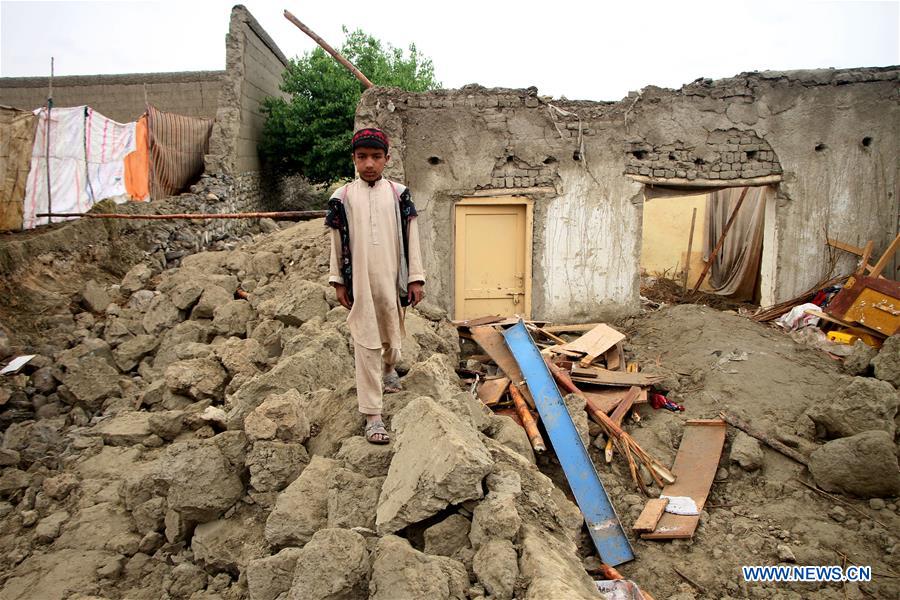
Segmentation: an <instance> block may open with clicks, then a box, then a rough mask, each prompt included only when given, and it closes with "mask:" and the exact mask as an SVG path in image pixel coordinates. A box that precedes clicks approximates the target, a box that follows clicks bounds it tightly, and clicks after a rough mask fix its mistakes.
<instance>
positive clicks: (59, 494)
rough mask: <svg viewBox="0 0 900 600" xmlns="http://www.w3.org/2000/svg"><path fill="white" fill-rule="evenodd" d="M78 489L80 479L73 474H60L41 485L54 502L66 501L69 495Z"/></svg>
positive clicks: (47, 479) (46, 479) (45, 480)
mask: <svg viewBox="0 0 900 600" xmlns="http://www.w3.org/2000/svg"><path fill="white" fill-rule="evenodd" d="M77 487H78V478H77V477H76V476H75V475H73V474H72V473H60V474H59V475H54V476H53V477H47V478H45V479H44V481H43V482H42V483H41V489H43V490H44V493H45V494H47V496H48V497H50V498H53V499H54V500H64V499H65V498H66V496H68V495H69V493H70V492H71V491H72V490H74V489H75V488H77Z"/></svg>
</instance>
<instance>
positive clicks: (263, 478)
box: [246, 440, 309, 492]
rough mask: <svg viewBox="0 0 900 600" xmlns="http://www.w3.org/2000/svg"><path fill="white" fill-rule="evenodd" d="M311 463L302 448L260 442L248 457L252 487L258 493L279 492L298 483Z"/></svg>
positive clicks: (299, 445)
mask: <svg viewBox="0 0 900 600" xmlns="http://www.w3.org/2000/svg"><path fill="white" fill-rule="evenodd" d="M308 463H309V455H308V454H307V453H306V448H304V447H303V446H302V445H301V444H293V443H286V442H277V441H265V440H260V441H257V442H256V443H254V444H253V447H252V448H251V449H250V451H249V452H248V453H247V459H246V465H247V468H248V469H249V470H250V485H251V486H253V489H255V490H256V491H258V492H279V491H281V490H283V489H284V488H285V487H287V485H288V484H290V483H291V482H292V481H294V480H295V479H297V477H299V476H300V474H301V473H302V472H303V469H304V468H305V467H306V465H307V464H308Z"/></svg>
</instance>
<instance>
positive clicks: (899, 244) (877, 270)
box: [871, 233, 900, 277]
mask: <svg viewBox="0 0 900 600" xmlns="http://www.w3.org/2000/svg"><path fill="white" fill-rule="evenodd" d="M898 248H900V233H898V234H897V237H895V238H894V241H893V242H891V245H890V246H888V249H887V250H885V251H884V254H882V255H881V258H879V259H878V262H877V263H875V266H873V267H872V273H871V276H872V277H878V276H879V275H881V272H882V271H884V268H885V267H886V266H887V264H888V263H889V262H890V261H891V259H892V258H893V257H894V253H895V252H897V249H898Z"/></svg>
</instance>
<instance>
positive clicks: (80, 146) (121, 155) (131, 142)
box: [23, 106, 135, 229]
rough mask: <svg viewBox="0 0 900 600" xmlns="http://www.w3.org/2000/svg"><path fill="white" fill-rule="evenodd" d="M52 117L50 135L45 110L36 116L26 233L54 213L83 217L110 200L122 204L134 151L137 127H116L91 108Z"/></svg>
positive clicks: (58, 111) (63, 111) (60, 111)
mask: <svg viewBox="0 0 900 600" xmlns="http://www.w3.org/2000/svg"><path fill="white" fill-rule="evenodd" d="M49 112H50V120H49V131H48V127H47V125H48V122H47V121H48V119H47V117H48V111H47V109H46V108H41V109H39V110H37V111H35V113H36V114H37V115H38V123H37V128H36V133H35V139H34V145H33V146H32V154H31V170H30V172H29V174H28V182H27V186H26V191H25V201H24V206H23V209H24V223H23V226H24V228H25V229H32V228H34V227H36V226H38V225H43V224H46V223H48V222H49V219H48V218H47V217H38V216H37V215H38V214H41V213H46V212H50V209H51V208H52V212H53V213H54V214H67V213H82V212H86V211H88V210H90V208H91V206H93V205H94V203H96V202H99V201H100V200H103V199H106V198H115V199H117V200H119V201H121V200H124V194H125V163H124V159H125V156H126V155H127V154H128V153H130V152H133V151H134V149H135V123H117V122H116V121H113V120H112V119H109V118H107V117H104V116H103V115H101V114H100V113H98V112H97V111H95V110H94V109H92V108H90V107H87V106H76V107H70V108H54V109H53V110H51V111H49ZM48 136H49V140H50V158H49V165H48V160H47V155H46V152H47V139H48ZM48 167H49V172H50V177H49V180H50V193H49V198H48V191H47V182H48V177H47V171H48ZM65 218H66V217H53V220H54V221H59V220H62V219H65ZM68 218H75V217H68Z"/></svg>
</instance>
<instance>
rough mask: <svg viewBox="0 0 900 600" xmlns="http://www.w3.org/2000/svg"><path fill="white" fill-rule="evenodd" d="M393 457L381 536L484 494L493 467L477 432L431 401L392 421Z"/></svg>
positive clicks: (418, 401) (423, 401)
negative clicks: (484, 484) (450, 505)
mask: <svg viewBox="0 0 900 600" xmlns="http://www.w3.org/2000/svg"><path fill="white" fill-rule="evenodd" d="M393 427H394V431H395V435H396V438H395V439H396V442H395V445H396V448H395V452H394V458H393V460H392V461H391V466H390V469H389V471H388V475H387V479H385V482H384V485H383V487H382V491H381V497H380V498H379V501H378V513H377V526H378V531H379V533H381V534H384V533H391V532H394V531H398V530H400V529H402V528H403V527H406V526H407V525H409V524H410V523H416V522H418V521H421V520H423V519H425V518H427V517H430V516H431V515H434V514H436V513H437V512H438V511H440V510H442V509H444V508H445V507H446V506H447V505H448V504H451V503H452V504H458V503H460V502H463V501H465V500H472V499H476V498H480V497H481V496H482V488H481V482H482V480H483V479H484V478H485V477H486V476H487V474H488V473H489V472H490V470H491V466H492V465H493V461H492V460H491V456H490V454H489V453H488V451H487V449H486V448H485V447H484V444H483V443H482V441H481V439H480V438H479V436H478V433H477V432H476V431H475V430H474V429H472V428H471V427H468V426H466V424H464V423H463V422H462V421H461V420H460V419H459V417H457V416H456V415H454V414H453V413H451V412H450V411H448V410H447V409H445V408H444V407H442V406H440V405H439V404H438V403H437V402H435V401H434V400H432V399H431V398H427V397H420V398H417V399H415V400H413V401H412V402H410V403H409V404H408V405H407V407H406V408H405V409H403V410H402V411H401V412H400V414H398V415H396V416H395V417H394V419H393Z"/></svg>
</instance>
